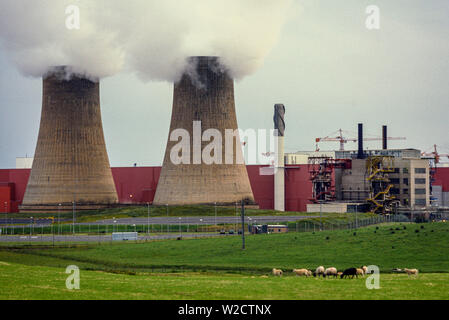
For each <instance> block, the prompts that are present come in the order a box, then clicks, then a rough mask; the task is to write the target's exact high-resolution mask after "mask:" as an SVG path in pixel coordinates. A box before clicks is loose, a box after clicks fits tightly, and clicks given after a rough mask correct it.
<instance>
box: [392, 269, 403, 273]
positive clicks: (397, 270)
mask: <svg viewBox="0 0 449 320" xmlns="http://www.w3.org/2000/svg"><path fill="white" fill-rule="evenodd" d="M393 272H402V269H399V268H394V269H393Z"/></svg>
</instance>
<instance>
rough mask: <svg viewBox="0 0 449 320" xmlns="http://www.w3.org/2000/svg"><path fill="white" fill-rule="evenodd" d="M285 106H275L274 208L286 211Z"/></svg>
mask: <svg viewBox="0 0 449 320" xmlns="http://www.w3.org/2000/svg"><path fill="white" fill-rule="evenodd" d="M284 117H285V106H284V105H283V104H276V105H275V106H274V117H273V121H274V129H275V137H274V138H275V139H276V146H277V148H276V149H277V150H276V157H277V160H276V163H277V165H276V167H275V173H274V210H277V211H285V173H284V166H285V164H284V134H285V120H284Z"/></svg>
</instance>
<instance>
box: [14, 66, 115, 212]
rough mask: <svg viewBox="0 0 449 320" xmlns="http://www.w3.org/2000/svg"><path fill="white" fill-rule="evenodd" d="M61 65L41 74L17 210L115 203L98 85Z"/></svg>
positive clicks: (82, 207) (79, 207)
mask: <svg viewBox="0 0 449 320" xmlns="http://www.w3.org/2000/svg"><path fill="white" fill-rule="evenodd" d="M68 70H69V69H68V68H67V67H65V66H61V67H55V68H53V69H52V70H51V71H50V72H49V73H48V74H47V75H46V76H44V78H43V98H42V114H41V123H40V129H39V136H38V141H37V146H36V152H35V156H34V161H33V167H32V170H31V175H30V178H29V180H28V185H27V188H26V192H25V196H24V199H23V203H22V206H21V210H22V211H52V210H60V209H61V210H70V209H71V208H72V206H74V205H75V206H76V208H77V210H90V209H97V208H103V207H107V206H109V205H112V204H117V203H118V197H117V191H116V189H115V184H114V180H113V178H112V172H111V168H110V166H109V159H108V155H107V152H106V144H105V140H104V135H103V126H102V121H101V110H100V89H99V83H98V82H94V81H91V80H88V79H86V78H84V77H83V76H80V75H74V74H70V73H69V72H68Z"/></svg>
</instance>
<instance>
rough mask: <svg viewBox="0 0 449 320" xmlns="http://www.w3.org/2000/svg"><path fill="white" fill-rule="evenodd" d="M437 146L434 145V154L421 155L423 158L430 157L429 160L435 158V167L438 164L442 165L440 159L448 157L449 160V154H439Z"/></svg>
mask: <svg viewBox="0 0 449 320" xmlns="http://www.w3.org/2000/svg"><path fill="white" fill-rule="evenodd" d="M437 147H438V146H437V145H436V144H434V145H433V151H432V152H422V153H421V156H423V157H429V158H433V159H435V160H434V161H435V166H436V165H437V164H438V163H440V159H441V158H442V157H446V158H448V159H449V154H446V153H444V154H443V153H439V152H438V149H437Z"/></svg>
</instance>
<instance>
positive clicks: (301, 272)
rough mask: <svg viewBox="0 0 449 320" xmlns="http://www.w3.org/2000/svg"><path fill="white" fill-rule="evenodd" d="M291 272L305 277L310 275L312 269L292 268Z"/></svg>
mask: <svg viewBox="0 0 449 320" xmlns="http://www.w3.org/2000/svg"><path fill="white" fill-rule="evenodd" d="M293 273H296V275H297V276H305V277H310V276H311V275H312V271H310V270H307V269H293Z"/></svg>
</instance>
